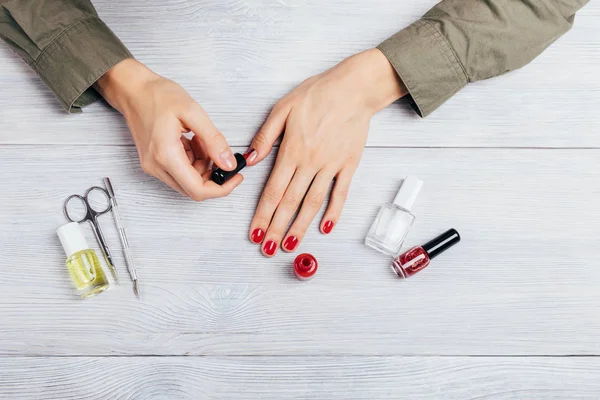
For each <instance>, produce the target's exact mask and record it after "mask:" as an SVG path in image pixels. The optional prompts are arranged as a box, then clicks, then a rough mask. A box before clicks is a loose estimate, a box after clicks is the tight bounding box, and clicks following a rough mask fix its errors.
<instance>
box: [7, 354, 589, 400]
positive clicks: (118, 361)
mask: <svg viewBox="0 0 600 400" xmlns="http://www.w3.org/2000/svg"><path fill="white" fill-rule="evenodd" d="M598 368H600V364H599V361H598V360H597V359H594V358H592V359H590V358H583V359H573V358H566V359H565V358H550V359H548V358H535V357H534V358H505V357H491V358H490V357H483V358H470V357H444V358H439V357H425V358H424V357H417V358H415V357H342V358H339V357H336V358H330V357H283V358H282V357H258V358H255V357H253V358H248V357H216V358H215V357H176V358H173V357H132V358H129V357H128V358H123V357H116V358H115V357H111V358H104V359H97V358H88V357H75V358H72V357H60V358H46V357H33V358H0V372H1V373H0V398H18V399H22V400H26V399H36V400H37V399H40V398H43V399H48V400H50V399H56V400H70V399H77V400H88V399H132V398H133V399H169V400H175V399H194V400H202V399H235V398H242V399H277V400H282V399H299V398H300V399H332V400H333V399H344V400H349V399H403V398H410V399H444V400H447V399H473V400H475V399H483V398H485V399H525V398H526V399H547V400H552V399H596V398H598V391H599V389H600V388H599V385H600V384H599V383H598V375H597V371H598Z"/></svg>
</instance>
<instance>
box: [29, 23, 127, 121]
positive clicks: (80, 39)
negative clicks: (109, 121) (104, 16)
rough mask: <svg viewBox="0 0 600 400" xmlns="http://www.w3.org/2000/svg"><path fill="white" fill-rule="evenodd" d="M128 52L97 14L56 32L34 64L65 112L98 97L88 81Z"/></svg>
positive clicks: (92, 80)
mask: <svg viewBox="0 0 600 400" xmlns="http://www.w3.org/2000/svg"><path fill="white" fill-rule="evenodd" d="M131 57H132V56H131V53H130V52H129V51H128V50H127V48H126V47H125V45H123V43H122V42H121V41H120V40H119V38H117V36H116V35H115V34H114V33H113V32H112V31H111V30H110V28H109V27H108V26H106V25H105V24H104V22H102V20H100V19H99V18H90V19H86V20H83V21H79V22H77V23H75V24H73V25H72V26H70V27H69V28H67V29H66V30H64V31H63V32H61V34H60V35H58V36H57V37H56V38H55V39H54V40H53V41H52V43H50V44H49V45H48V46H47V47H46V48H45V49H44V51H43V52H42V54H40V56H39V57H38V58H37V60H36V61H35V64H34V68H35V70H36V72H37V73H38V74H39V75H40V77H41V79H42V80H43V81H44V82H45V83H46V85H48V87H49V88H50V89H51V90H52V91H53V92H54V94H55V95H56V97H57V98H58V99H59V100H60V102H61V104H62V105H63V107H64V108H65V109H66V110H67V111H69V112H81V108H82V107H84V106H86V105H88V104H90V103H92V102H94V101H95V100H97V99H99V98H100V95H99V94H98V93H97V92H96V91H95V90H94V88H93V87H92V85H93V84H94V83H95V82H96V81H97V80H98V79H99V78H100V77H101V76H102V75H104V74H105V73H106V72H107V71H108V70H109V69H110V68H112V67H113V66H114V65H116V64H118V63H119V62H120V61H122V60H124V59H126V58H131Z"/></svg>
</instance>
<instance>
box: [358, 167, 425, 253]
mask: <svg viewBox="0 0 600 400" xmlns="http://www.w3.org/2000/svg"><path fill="white" fill-rule="evenodd" d="M422 186H423V181H421V180H420V179H417V178H415V177H413V176H408V177H406V178H405V179H404V182H402V186H401V187H400V190H399V191H398V194H397V195H396V197H395V198H394V202H393V203H390V204H384V205H383V206H382V207H381V209H380V210H379V214H377V217H376V218H375V221H373V225H371V228H370V229H369V233H368V234H367V237H366V239H365V244H366V245H367V246H369V247H372V248H373V249H375V250H377V251H380V252H382V253H384V254H387V255H389V256H392V257H396V256H397V255H398V254H400V250H401V249H402V242H404V239H405V238H406V235H407V234H408V231H409V230H410V228H411V227H412V225H413V223H414V221H415V216H414V215H413V214H412V213H411V212H410V209H411V208H412V206H413V204H414V203H415V200H416V199H417V196H418V195H419V191H420V190H421V187H422Z"/></svg>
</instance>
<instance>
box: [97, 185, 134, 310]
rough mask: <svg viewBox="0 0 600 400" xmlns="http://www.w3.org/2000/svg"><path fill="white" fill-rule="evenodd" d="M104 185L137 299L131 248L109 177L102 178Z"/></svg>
mask: <svg viewBox="0 0 600 400" xmlns="http://www.w3.org/2000/svg"><path fill="white" fill-rule="evenodd" d="M104 186H106V191H107V192H108V198H109V201H110V206H111V209H112V214H113V217H114V219H115V224H116V225H117V230H118V231H119V238H120V239H121V244H122V245H123V253H124V254H125V260H126V261H127V270H128V271H129V276H131V280H132V281H133V292H134V293H135V295H136V296H137V297H138V299H139V298H140V288H139V286H138V276H137V272H136V270H135V261H134V260H133V254H132V253H131V248H130V247H129V242H128V241H127V235H125V225H124V224H123V220H122V219H121V214H120V213H119V206H118V205H117V198H116V197H115V191H114V190H113V187H112V184H111V183H110V179H109V178H108V177H106V178H104Z"/></svg>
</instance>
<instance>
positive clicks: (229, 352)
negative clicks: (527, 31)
mask: <svg viewBox="0 0 600 400" xmlns="http://www.w3.org/2000/svg"><path fill="white" fill-rule="evenodd" d="M434 3H435V1H431V0H427V1H421V0H407V1H402V2H400V1H393V0H371V1H366V0H336V1H328V2H322V1H316V0H270V1H268V0H228V1H219V0H179V1H166V2H165V1H160V0H146V1H144V2H141V3H138V2H133V1H127V0H118V1H116V0H102V1H101V0H97V1H95V4H96V6H97V9H98V11H99V13H100V14H101V16H102V17H103V18H104V19H105V21H106V22H107V23H108V25H109V26H111V27H112V28H113V29H114V31H115V32H116V33H117V34H118V35H119V36H120V37H121V38H122V40H123V41H124V42H125V43H126V44H127V45H128V47H129V48H130V49H131V50H132V52H133V53H134V54H135V55H136V56H137V57H138V58H139V59H140V60H141V61H143V62H145V63H146V64H148V65H149V66H150V67H151V68H153V69H154V70H155V71H157V72H159V73H161V74H163V75H166V76H168V77H170V78H172V79H174V80H176V81H178V82H180V83H181V84H182V85H183V86H184V87H186V88H187V89H188V90H189V91H190V93H191V94H192V95H193V96H194V97H195V98H196V99H197V100H198V101H199V102H200V103H201V104H202V105H203V106H204V107H205V108H206V109H207V111H208V112H209V114H210V115H211V117H212V118H213V120H214V121H215V123H216V125H217V126H218V127H219V128H220V129H221V130H222V131H223V132H224V133H225V134H226V135H227V137H228V139H229V141H230V143H231V144H232V145H233V146H236V149H239V150H243V149H245V147H246V146H247V145H248V144H249V143H250V140H251V138H252V136H253V134H254V133H255V131H256V130H257V128H258V127H259V126H260V124H261V123H262V121H263V120H264V118H265V116H266V115H267V114H268V112H269V109H270V107H271V106H272V105H273V104H274V103H275V101H276V100H277V99H278V98H279V97H280V96H282V95H283V94H285V93H286V92H287V91H288V90H290V89H291V88H293V87H294V86H295V85H296V84H298V83H299V82H300V81H301V80H303V79H304V78H306V77H309V76H311V75H313V74H315V73H318V72H320V71H322V70H324V69H326V68H328V67H330V66H332V65H334V64H335V63H337V62H339V61H340V60H342V59H343V58H344V57H346V56H348V55H350V54H353V53H355V52H358V51H360V50H363V49H366V48H369V47H372V46H374V45H376V44H378V43H379V42H380V41H381V40H383V39H384V38H386V37H388V36H389V35H391V34H392V33H394V32H395V31H396V30H398V29H400V28H402V27H404V26H405V25H407V24H408V23H410V22H411V21H413V20H415V19H416V18H418V17H419V16H420V15H422V14H423V13H424V12H425V11H426V10H428V9H429V8H430V7H431V6H432V5H433V4H434ZM599 17H600V4H599V3H594V2H592V3H591V4H589V5H588V6H587V7H585V8H584V9H583V10H582V11H581V12H580V13H579V14H578V16H577V18H576V24H575V27H574V29H573V30H572V31H571V32H569V33H567V34H566V35H565V36H564V37H563V38H561V39H560V40H559V41H558V42H557V43H555V44H554V45H553V46H552V47H551V48H550V49H548V50H547V51H546V52H545V53H544V54H543V55H541V56H540V57H539V58H538V59H536V60H535V61H534V62H533V63H532V64H531V65H529V66H527V67H525V68H524V69H522V70H519V71H517V72H514V73H511V74H508V75H505V76H503V77H500V78H497V79H494V80H490V81H486V82H481V83H477V84H473V85H470V86H469V87H468V88H466V89H465V90H463V91H462V92H461V93H459V94H458V95H456V96H455V97H454V98H453V99H451V100H450V101H449V102H448V103H447V104H445V105H444V106H443V107H442V108H441V109H439V110H438V111H437V112H435V113H434V114H433V115H432V116H431V117H429V118H427V119H425V120H422V119H420V118H418V117H417V116H416V115H415V114H414V113H413V112H412V111H411V110H410V109H409V108H408V106H407V105H406V104H404V103H400V104H396V105H393V106H392V107H390V108H389V109H387V110H385V111H383V112H382V113H380V114H379V115H378V116H377V117H376V118H375V119H374V121H373V123H372V126H371V130H370V136H369V141H368V148H367V149H366V150H365V153H364V158H363V160H362V162H361V166H360V168H359V170H358V172H357V173H356V176H355V177H354V181H353V186H352V190H351V193H350V196H349V199H348V202H347V205H346V207H345V210H344V214H343V216H342V219H341V221H340V223H339V225H338V226H337V227H336V229H335V230H334V232H333V234H331V235H329V236H323V235H321V234H319V233H318V232H317V225H316V224H313V226H312V227H311V229H310V233H309V234H308V236H307V238H306V240H305V241H304V242H303V243H302V245H301V249H300V250H303V251H308V252H311V253H313V254H314V255H315V256H316V257H317V258H318V259H319V262H320V269H319V272H318V274H317V276H316V277H315V278H314V279H313V280H312V281H310V282H307V283H304V282H302V283H301V282H298V281H296V280H295V279H294V278H293V277H292V275H291V272H290V265H291V262H292V260H293V257H294V255H290V254H282V253H281V252H280V253H279V254H278V255H277V256H276V257H275V258H273V259H266V258H264V257H262V256H261V255H260V253H259V249H258V248H257V247H256V246H255V245H252V244H251V243H250V242H249V241H248V240H247V230H248V225H249V222H250V219H251V216H252V214H253V210H254V208H255V206H256V203H257V200H258V197H259V195H260V192H261V189H262V186H263V185H264V183H265V181H266V179H267V177H268V174H269V168H270V164H272V158H271V163H269V162H266V163H264V164H263V165H261V166H258V167H256V168H251V169H248V170H245V171H244V173H245V177H246V179H245V182H244V184H243V185H242V186H241V187H239V188H238V189H237V190H236V191H235V193H234V194H232V195H231V196H229V197H227V198H225V199H220V200H215V201H207V202H204V203H194V202H192V201H188V200H186V199H184V198H182V197H181V196H179V195H178V194H176V193H174V192H172V191H171V190H170V189H168V188H167V187H165V186H164V185H163V184H161V183H160V182H158V181H156V180H154V179H152V178H150V177H148V176H146V175H144V173H143V172H142V171H141V169H140V167H139V164H138V159H137V154H136V151H135V148H134V147H133V145H132V141H131V139H130V137H129V134H128V131H127V128H126V126H125V123H124V121H123V119H122V118H121V117H120V116H119V115H118V114H117V113H116V112H115V111H113V110H111V109H109V108H108V107H107V106H106V105H105V104H101V103H99V104H95V105H93V106H91V107H89V108H87V109H86V110H85V112H84V114H82V115H67V114H66V113H64V112H63V111H62V110H61V108H60V106H59V104H58V102H57V101H55V100H54V98H53V96H52V94H51V92H50V91H49V90H48V89H46V88H45V87H44V85H43V84H42V83H41V82H40V80H39V79H38V78H37V77H36V75H35V74H34V73H33V72H31V71H30V70H29V68H28V67H27V66H26V65H25V64H24V63H23V62H22V61H21V60H20V59H19V58H18V57H17V56H16V55H14V54H13V53H12V52H11V51H10V50H9V48H8V47H7V46H6V45H2V46H0V60H1V62H0V160H1V161H0V165H1V171H2V175H1V177H0V193H1V198H0V398H1V399H61V400H64V399H78V400H79V399H184V398H185V399H234V398H240V399H261V400H265V399H291V398H295V399H300V398H301V399H354V398H361V399H400V398H405V399H419V398H423V399H431V398H439V399H479V398H508V399H531V398H539V399H554V398H560V399H575V398H600V359H599V358H598V355H599V354H600V268H599V267H600V265H599V262H598V259H597V257H598V255H599V253H600V250H599V246H600V164H599V161H598V160H599V158H600V118H599V116H598V113H599V110H600V76H599V74H598V72H599V71H600V56H599V54H600V24H599V23H598V20H599ZM381 170H385V171H388V172H387V173H385V174H383V175H381V174H378V173H375V172H376V171H381ZM407 174H413V175H416V176H419V177H420V178H422V179H423V180H424V181H425V187H424V191H423V192H422V195H421V196H420V198H419V200H418V202H417V205H416V209H415V213H416V214H417V223H416V225H415V227H414V229H413V230H412V232H411V234H410V236H409V238H408V241H407V243H406V244H407V245H413V244H417V243H422V242H423V241H425V240H427V239H430V238H431V237H432V236H434V235H436V234H438V233H440V232H442V231H443V230H445V229H447V228H456V229H457V230H459V231H460V232H461V234H462V237H463V241H462V242H461V243H460V244H459V245H458V246H457V247H455V248H453V249H452V250H451V251H449V252H447V253H445V254H444V255H443V256H441V257H439V258H438V259H436V260H435V261H434V262H433V263H432V265H431V266H430V267H429V268H428V269H427V270H425V271H423V272H422V273H420V274H419V275H417V276H415V277H413V278H411V279H410V280H409V281H404V282H403V281H399V280H398V279H396V278H395V277H394V276H393V275H392V273H391V270H390V268H389V259H387V258H385V257H383V256H380V255H378V253H375V252H374V251H372V250H370V249H368V248H366V247H365V246H364V245H363V239H364V236H365V234H366V231H367V229H368V226H369V225H370V223H371V221H372V219H373V217H374V215H375V213H376V212H377V209H378V207H379V206H380V205H381V204H382V203H383V202H387V201H390V200H391V199H392V198H393V194H394V192H395V191H396V190H397V187H398V184H399V182H400V181H401V180H402V178H403V177H404V176H405V175H407ZM103 176H110V177H111V178H112V180H113V183H114V185H115V187H116V190H117V194H118V196H119V198H120V204H121V208H122V212H123V214H124V218H125V220H126V224H127V226H128V233H129V238H130V242H131V245H132V247H133V251H134V254H135V257H136V258H137V260H138V263H139V270H140V275H141V282H142V287H141V289H142V292H143V300H142V301H138V300H136V299H135V297H134V296H133V294H132V291H131V288H130V286H129V281H128V279H127V272H126V270H125V264H124V261H123V258H122V255H121V252H120V244H119V241H118V236H117V234H116V232H115V229H114V227H113V223H112V220H111V218H110V217H109V216H106V217H105V218H106V219H105V220H103V221H102V223H103V227H104V229H105V231H106V235H107V239H108V242H109V245H110V246H111V247H112V248H113V252H114V253H115V256H116V260H117V262H118V264H117V267H118V269H119V272H120V274H121V276H122V280H123V284H122V285H121V286H119V287H114V288H113V289H112V290H111V291H110V292H107V293H105V294H102V295H101V296H98V297H96V298H93V299H89V300H85V301H82V300H79V299H78V298H77V297H75V296H74V295H73V290H72V288H71V285H70V282H69V280H68V277H67V273H66V269H65V267H64V264H63V263H64V258H65V256H64V254H63V251H62V248H61V247H60V244H59V242H58V238H57V236H56V234H55V230H56V228H57V227H58V226H60V225H61V224H63V223H65V222H66V221H65V219H64V217H63V215H62V211H61V207H62V202H63V200H64V199H65V198H66V197H67V196H68V195H70V194H72V193H81V192H83V191H84V190H85V189H86V188H88V187H89V186H91V185H95V184H100V183H101V178H102V177H103ZM318 220H319V217H318V218H317V221H318ZM86 229H87V227H86ZM86 232H87V234H88V239H89V241H90V242H94V241H93V238H92V235H91V232H90V231H89V230H87V231H86Z"/></svg>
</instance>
